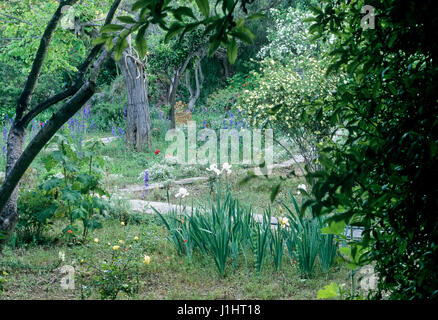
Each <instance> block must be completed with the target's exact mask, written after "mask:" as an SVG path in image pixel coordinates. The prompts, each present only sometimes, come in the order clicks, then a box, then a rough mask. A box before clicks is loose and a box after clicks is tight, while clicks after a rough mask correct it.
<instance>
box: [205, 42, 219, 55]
mask: <svg viewBox="0 0 438 320" xmlns="http://www.w3.org/2000/svg"><path fill="white" fill-rule="evenodd" d="M220 44H221V42H220V40H219V39H214V40H212V41H211V42H210V46H209V48H208V55H209V56H210V57H211V56H212V55H213V53H215V52H216V50H217V48H219V45H220Z"/></svg>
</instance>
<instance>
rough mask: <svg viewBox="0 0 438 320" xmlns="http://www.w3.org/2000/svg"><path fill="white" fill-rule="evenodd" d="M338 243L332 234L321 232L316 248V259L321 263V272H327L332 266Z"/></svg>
mask: <svg viewBox="0 0 438 320" xmlns="http://www.w3.org/2000/svg"><path fill="white" fill-rule="evenodd" d="M337 250H338V244H337V242H336V241H335V238H334V235H333V234H321V235H320V242H319V250H318V260H319V263H320V265H321V269H322V272H324V273H327V272H328V271H329V270H330V268H331V267H332V266H333V264H334V261H335V257H336V252H337Z"/></svg>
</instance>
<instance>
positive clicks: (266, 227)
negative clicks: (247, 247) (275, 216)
mask: <svg viewBox="0 0 438 320" xmlns="http://www.w3.org/2000/svg"><path fill="white" fill-rule="evenodd" d="M252 231H253V236H252V237H251V239H253V240H254V245H253V246H252V248H253V253H254V257H255V265H256V269H257V272H259V273H260V272H261V271H262V268H263V263H264V262H265V258H266V255H267V253H268V248H269V245H270V232H271V209H268V210H266V211H265V214H264V216H263V221H260V222H259V223H257V224H255V227H254V228H252Z"/></svg>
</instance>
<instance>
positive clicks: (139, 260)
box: [78, 237, 151, 300]
mask: <svg viewBox="0 0 438 320" xmlns="http://www.w3.org/2000/svg"><path fill="white" fill-rule="evenodd" d="M92 246H94V248H93V249H94V250H93V252H94V257H93V258H89V257H80V256H79V257H78V260H79V262H80V269H79V275H80V284H81V295H82V298H84V297H85V296H87V295H91V292H92V291H93V290H94V291H96V292H97V293H98V294H99V295H100V298H101V299H102V300H104V299H111V300H115V299H117V297H118V295H119V293H121V292H123V293H125V294H126V295H128V296H130V297H132V296H133V295H135V293H136V292H138V287H139V283H140V282H139V277H140V272H141V270H144V268H145V267H146V266H147V265H148V264H149V263H150V260H151V258H150V257H149V256H147V255H144V253H143V247H144V243H143V242H142V240H140V239H139V238H138V237H134V238H132V239H127V240H118V242H116V243H107V244H100V242H98V239H95V242H94V244H92ZM101 256H102V257H103V258H102V259H98V258H96V257H101ZM87 274H92V275H93V276H92V278H91V279H87Z"/></svg>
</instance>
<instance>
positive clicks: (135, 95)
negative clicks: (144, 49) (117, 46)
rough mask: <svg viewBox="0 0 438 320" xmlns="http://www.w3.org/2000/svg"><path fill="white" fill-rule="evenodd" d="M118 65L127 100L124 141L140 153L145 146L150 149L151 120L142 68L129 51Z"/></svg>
mask: <svg viewBox="0 0 438 320" xmlns="http://www.w3.org/2000/svg"><path fill="white" fill-rule="evenodd" d="M118 65H119V67H120V70H121V71H122V74H123V78H124V80H125V86H126V97H127V100H128V105H127V110H126V111H127V117H126V141H127V143H128V145H130V146H131V147H133V148H135V149H136V150H138V151H142V150H143V148H144V146H145V144H146V145H147V148H151V144H152V142H151V119H150V115H149V101H148V92H147V90H148V89H147V82H146V78H145V73H144V67H143V65H142V64H141V63H140V62H139V61H138V60H137V59H136V58H135V57H134V56H132V54H131V53H130V51H129V49H127V50H126V51H125V52H124V53H123V56H122V59H120V60H119V62H118Z"/></svg>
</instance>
